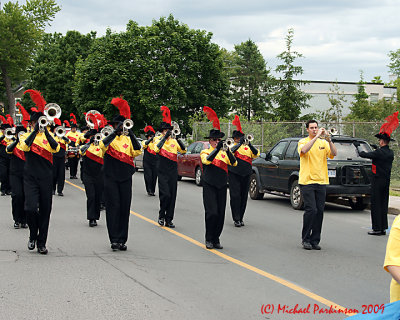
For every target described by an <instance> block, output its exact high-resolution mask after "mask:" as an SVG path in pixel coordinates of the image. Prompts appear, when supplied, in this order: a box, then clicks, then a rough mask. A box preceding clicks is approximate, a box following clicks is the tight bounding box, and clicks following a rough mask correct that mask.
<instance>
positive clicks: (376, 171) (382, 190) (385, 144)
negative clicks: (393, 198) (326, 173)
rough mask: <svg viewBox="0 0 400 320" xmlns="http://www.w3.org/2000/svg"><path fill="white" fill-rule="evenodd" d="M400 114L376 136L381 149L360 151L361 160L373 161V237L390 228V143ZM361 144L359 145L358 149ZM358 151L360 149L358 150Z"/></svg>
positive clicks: (389, 119)
mask: <svg viewBox="0 0 400 320" xmlns="http://www.w3.org/2000/svg"><path fill="white" fill-rule="evenodd" d="M398 114H399V112H398V111H396V112H395V113H394V114H392V115H390V116H389V117H387V118H386V119H385V120H386V122H385V123H384V124H383V125H382V126H381V128H380V130H379V133H378V134H376V135H375V137H377V138H378V139H379V146H380V148H378V149H376V150H374V151H371V152H365V151H359V155H360V157H361V158H367V159H372V181H371V182H372V183H371V185H372V186H371V221H372V230H371V231H368V234H369V235H372V236H383V235H385V234H386V229H387V228H388V218H387V212H388V205H389V186H390V174H391V171H392V164H393V160H394V153H393V150H391V149H390V148H389V142H390V141H394V139H392V138H391V137H390V135H391V134H392V132H393V131H394V130H395V129H396V128H397V127H398V125H399V120H398V118H397V117H398ZM358 146H359V143H358V144H357V147H358ZM357 150H358V148H357Z"/></svg>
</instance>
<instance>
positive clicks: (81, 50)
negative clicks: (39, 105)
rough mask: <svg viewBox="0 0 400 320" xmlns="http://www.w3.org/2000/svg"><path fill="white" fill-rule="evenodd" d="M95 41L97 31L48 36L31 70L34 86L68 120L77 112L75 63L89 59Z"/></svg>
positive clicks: (70, 32) (45, 36)
mask: <svg viewBox="0 0 400 320" xmlns="http://www.w3.org/2000/svg"><path fill="white" fill-rule="evenodd" d="M95 38H96V33H95V32H91V33H88V34H87V35H82V34H80V33H79V32H77V31H68V32H67V33H66V35H65V36H63V35H62V34H61V33H54V34H45V35H44V37H43V41H42V46H41V47H40V48H39V49H38V50H37V53H36V54H35V57H34V61H33V64H32V66H31V68H30V78H31V87H32V88H34V89H37V90H40V91H41V92H42V93H43V95H44V97H45V99H46V101H48V102H55V103H57V104H58V105H60V107H61V109H62V111H63V115H67V119H69V114H70V113H71V112H73V113H75V114H76V113H77V108H76V106H75V105H74V104H73V94H72V88H73V86H74V77H75V68H76V63H77V61H78V60H79V59H83V60H84V59H86V57H87V56H88V54H89V51H90V48H91V46H92V43H93V41H94V39H95Z"/></svg>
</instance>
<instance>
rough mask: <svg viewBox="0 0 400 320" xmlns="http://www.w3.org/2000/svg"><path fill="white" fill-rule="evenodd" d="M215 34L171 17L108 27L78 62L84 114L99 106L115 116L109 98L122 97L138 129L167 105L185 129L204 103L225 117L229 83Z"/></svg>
mask: <svg viewBox="0 0 400 320" xmlns="http://www.w3.org/2000/svg"><path fill="white" fill-rule="evenodd" d="M211 37H212V34H211V33H207V32H205V31H201V30H193V29H190V28H189V27H188V26H187V25H185V24H181V23H179V21H177V20H175V19H174V17H173V16H172V15H170V16H169V17H168V18H161V19H160V20H158V21H153V23H152V25H151V26H148V27H140V26H138V24H137V23H136V22H133V21H130V22H129V23H128V25H127V30H126V31H125V32H121V33H117V34H116V33H112V32H111V31H110V30H108V31H107V34H106V35H105V36H104V37H102V38H98V39H96V40H95V41H94V43H93V46H92V49H91V52H90V54H89V55H88V57H87V58H86V59H85V60H81V61H80V62H78V64H77V69H76V82H75V86H74V103H75V104H76V105H77V106H78V108H79V109H80V111H81V112H84V111H87V110H89V109H97V110H99V111H105V112H106V114H107V116H108V117H111V116H112V114H114V113H115V112H116V109H115V107H113V106H111V105H110V104H109V102H110V100H111V98H112V97H115V96H121V95H122V96H123V97H124V99H126V100H127V101H128V102H129V104H130V106H131V107H132V115H133V118H134V121H135V127H136V128H142V127H143V126H144V125H145V124H146V123H147V124H152V125H156V124H158V123H160V122H161V119H162V117H161V113H160V106H162V105H166V106H168V107H169V108H170V110H171V116H172V120H175V121H176V120H178V119H179V120H182V121H183V124H184V125H183V126H181V129H185V128H184V127H186V129H188V125H187V122H188V118H189V116H190V115H192V114H193V113H195V112H199V111H200V110H201V109H202V107H203V106H204V105H209V106H210V107H212V108H213V109H214V110H215V111H216V112H217V114H218V115H221V116H222V115H224V114H226V113H227V111H228V109H229V103H228V94H229V81H228V78H227V76H226V73H225V72H224V70H223V55H222V53H221V50H220V48H219V47H218V46H217V45H216V44H214V43H212V42H211ZM184 131H185V130H184Z"/></svg>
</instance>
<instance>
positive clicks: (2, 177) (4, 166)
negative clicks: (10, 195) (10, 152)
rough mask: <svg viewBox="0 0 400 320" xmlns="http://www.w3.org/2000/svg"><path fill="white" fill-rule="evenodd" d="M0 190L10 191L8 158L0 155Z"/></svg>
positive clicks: (3, 191)
mask: <svg viewBox="0 0 400 320" xmlns="http://www.w3.org/2000/svg"><path fill="white" fill-rule="evenodd" d="M0 183H1V187H0V191H1V192H2V193H6V192H10V190H11V186H10V159H6V158H2V157H0Z"/></svg>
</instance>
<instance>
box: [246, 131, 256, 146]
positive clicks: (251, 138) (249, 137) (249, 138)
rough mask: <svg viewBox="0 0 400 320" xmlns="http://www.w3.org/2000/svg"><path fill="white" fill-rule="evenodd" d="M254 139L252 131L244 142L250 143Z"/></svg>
mask: <svg viewBox="0 0 400 320" xmlns="http://www.w3.org/2000/svg"><path fill="white" fill-rule="evenodd" d="M253 140H254V136H253V135H252V134H251V133H249V134H248V135H247V136H245V138H244V142H243V144H245V145H248V144H249V143H250V142H251V141H253Z"/></svg>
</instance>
